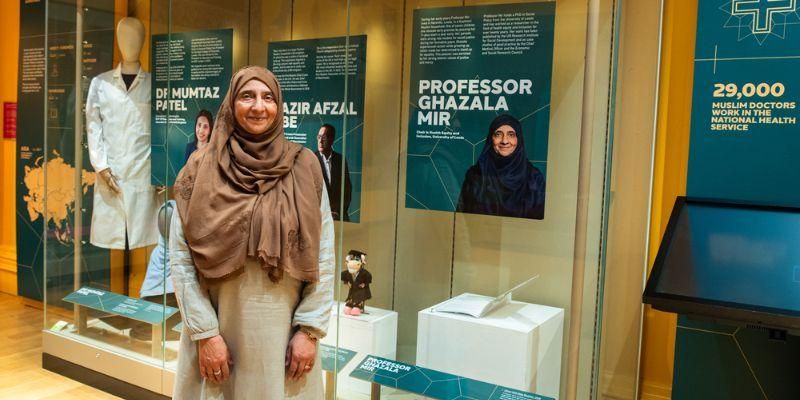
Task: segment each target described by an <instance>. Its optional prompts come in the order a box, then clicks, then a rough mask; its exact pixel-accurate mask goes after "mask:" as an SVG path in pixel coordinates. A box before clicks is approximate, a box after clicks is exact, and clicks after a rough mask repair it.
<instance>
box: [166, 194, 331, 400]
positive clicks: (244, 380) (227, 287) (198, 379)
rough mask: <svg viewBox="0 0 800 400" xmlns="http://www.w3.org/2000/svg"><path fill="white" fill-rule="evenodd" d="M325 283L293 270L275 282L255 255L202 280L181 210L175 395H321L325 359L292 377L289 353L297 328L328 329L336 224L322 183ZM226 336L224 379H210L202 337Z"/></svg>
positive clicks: (174, 254) (174, 226)
mask: <svg viewBox="0 0 800 400" xmlns="http://www.w3.org/2000/svg"><path fill="white" fill-rule="evenodd" d="M322 193H323V194H322V202H321V203H320V209H321V210H322V238H321V241H320V251H319V268H320V278H319V282H317V283H314V284H304V283H303V282H300V281H298V280H296V279H294V278H292V277H290V276H288V274H286V275H284V278H283V279H282V280H281V281H280V282H278V283H272V281H270V280H269V278H268V277H267V274H266V271H264V270H263V269H262V268H261V267H260V266H259V265H258V261H256V260H255V259H248V261H247V263H246V264H245V267H244V272H243V273H241V274H239V275H238V276H235V277H232V278H230V279H226V280H223V281H221V282H214V283H200V282H199V280H198V278H197V274H196V269H195V267H194V264H193V263H192V258H191V255H190V253H189V248H188V246H187V244H186V239H185V237H184V235H183V227H182V224H181V217H180V213H177V212H176V213H174V214H173V217H172V223H171V228H170V229H171V234H170V242H169V255H170V266H171V268H172V279H173V284H174V287H175V295H176V296H177V298H178V303H179V306H180V311H181V316H182V317H183V323H184V324H183V332H182V333H181V342H180V350H179V356H178V370H177V373H176V376H175V391H174V394H173V398H174V399H192V400H195V399H228V400H230V399H321V398H322V397H323V387H322V370H321V367H322V363H321V362H320V360H319V352H318V353H317V360H316V361H315V362H314V368H313V369H312V370H311V371H310V372H309V373H308V374H307V375H306V376H305V377H304V378H303V379H301V380H299V381H291V380H287V379H285V377H284V375H285V366H284V357H285V355H286V347H287V345H288V343H289V339H290V335H291V333H292V328H293V327H297V326H304V327H307V328H310V329H312V330H313V331H315V332H316V333H317V334H318V335H319V336H324V335H325V333H326V332H327V329H328V322H329V320H330V313H331V306H332V305H333V288H334V279H333V278H334V268H335V260H334V257H335V255H334V254H335V253H334V230H333V219H332V218H331V212H330V206H329V203H328V194H327V192H326V191H325V190H324V188H323V192H322ZM217 334H219V335H222V337H223V338H224V339H225V343H226V344H227V346H228V349H229V350H230V353H231V357H232V358H233V363H234V364H233V366H232V367H231V375H230V377H229V378H228V380H227V381H226V382H225V383H223V384H222V385H217V384H214V383H213V382H211V381H207V380H205V379H203V377H202V376H201V375H200V369H199V364H198V359H197V343H196V341H197V340H200V339H203V338H208V337H212V336H215V335H217Z"/></svg>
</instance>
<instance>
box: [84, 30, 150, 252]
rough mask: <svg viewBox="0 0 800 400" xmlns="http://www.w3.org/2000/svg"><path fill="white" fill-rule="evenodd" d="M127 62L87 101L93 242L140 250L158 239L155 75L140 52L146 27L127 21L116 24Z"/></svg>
mask: <svg viewBox="0 0 800 400" xmlns="http://www.w3.org/2000/svg"><path fill="white" fill-rule="evenodd" d="M116 33H117V35H116V36H117V37H116V40H117V45H118V46H119V49H120V52H121V54H122V61H121V62H120V63H119V64H118V65H117V67H116V68H115V69H113V70H111V71H107V72H104V73H102V74H100V75H98V76H96V77H95V78H94V79H92V83H91V85H90V87H89V95H88V98H87V100H86V134H87V137H88V141H89V158H90V160H91V163H92V167H93V168H94V170H95V171H96V172H97V174H98V176H99V177H100V179H98V180H97V183H96V186H95V191H94V212H93V215H92V226H91V239H90V241H91V243H92V244H93V245H95V246H97V247H102V248H107V249H135V248H139V247H145V246H150V245H153V244H155V243H156V242H157V241H158V236H159V234H158V228H157V224H156V219H157V218H156V214H157V213H158V208H159V206H160V203H161V201H160V199H159V198H158V196H157V193H156V190H155V188H154V187H153V186H152V185H151V184H150V146H151V143H150V79H151V78H150V74H149V73H147V72H145V71H144V70H142V67H141V63H140V62H139V54H140V53H141V51H142V47H143V45H144V40H145V34H144V33H145V31H144V25H143V24H142V23H141V21H139V20H138V19H136V18H131V17H128V18H123V19H122V20H121V21H120V22H119V24H118V25H117V30H116Z"/></svg>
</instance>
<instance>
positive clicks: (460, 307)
mask: <svg viewBox="0 0 800 400" xmlns="http://www.w3.org/2000/svg"><path fill="white" fill-rule="evenodd" d="M538 277H539V275H536V276H533V277H531V278H530V279H528V280H526V281H525V282H522V283H520V284H519V285H517V286H514V287H513V288H511V289H508V290H506V291H505V292H503V293H501V294H500V295H499V296H497V297H494V298H492V297H487V296H481V295H477V294H472V293H463V294H461V295H458V296H456V297H453V298H452V299H450V300H448V301H446V302H444V303H442V304H440V305H438V306H436V307H434V308H433V309H432V310H431V311H434V312H447V313H455V314H465V315H470V316H473V317H475V318H483V317H485V316H486V315H488V314H489V313H491V312H492V311H494V310H496V309H498V308H500V307H502V306H504V305H506V304H508V302H509V301H511V293H512V292H513V291H515V290H517V289H519V288H521V287H523V286H525V285H527V284H529V283H531V282H533V281H534V280H535V279H536V278H538Z"/></svg>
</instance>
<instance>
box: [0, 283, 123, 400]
mask: <svg viewBox="0 0 800 400" xmlns="http://www.w3.org/2000/svg"><path fill="white" fill-rule="evenodd" d="M42 318H43V312H42V310H41V309H38V308H34V307H30V306H26V305H23V304H22V301H21V300H20V298H19V297H16V296H11V295H7V294H3V293H0V321H2V324H0V399H59V400H61V399H76V400H77V399H81V400H84V399H88V400H94V399H118V398H119V397H115V396H112V395H110V394H108V393H106V392H103V391H101V390H97V389H95V388H92V387H89V386H86V385H84V384H82V383H79V382H76V381H73V380H71V379H69V378H65V377H63V376H61V375H58V374H55V373H52V372H50V371H46V370H44V369H42V332H41V331H42Z"/></svg>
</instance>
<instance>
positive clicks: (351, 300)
mask: <svg viewBox="0 0 800 400" xmlns="http://www.w3.org/2000/svg"><path fill="white" fill-rule="evenodd" d="M345 262H346V265H347V270H346V271H342V282H343V283H344V284H345V285H347V286H348V287H349V288H350V290H349V291H348V292H347V301H346V303H345V305H344V314H345V315H353V316H359V315H361V313H363V312H364V303H365V302H366V301H367V300H369V299H371V298H372V292H370V290H369V284H370V283H372V274H370V273H369V271H367V269H366V268H364V266H365V265H366V264H367V255H366V254H364V253H362V252H360V251H358V250H350V252H349V253H347V257H345Z"/></svg>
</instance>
